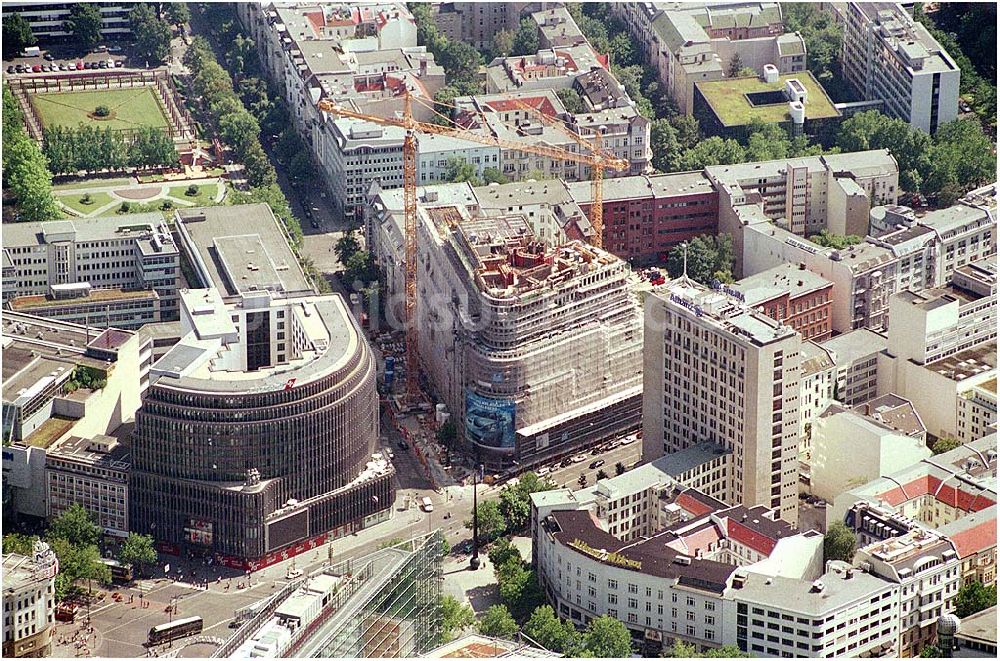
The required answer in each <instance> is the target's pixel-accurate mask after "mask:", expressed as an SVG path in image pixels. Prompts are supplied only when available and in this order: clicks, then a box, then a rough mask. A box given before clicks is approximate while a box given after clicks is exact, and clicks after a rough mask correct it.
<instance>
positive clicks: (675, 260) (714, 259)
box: [667, 234, 735, 286]
mask: <svg viewBox="0 0 1000 661" xmlns="http://www.w3.org/2000/svg"><path fill="white" fill-rule="evenodd" d="M734 260H735V253H734V252H733V238H732V237H731V236H729V235H728V234H719V235H718V236H713V235H711V234H703V235H701V236H696V237H694V238H693V239H691V240H690V241H688V242H687V274H688V277H689V278H691V279H692V280H694V281H695V282H700V283H701V284H703V285H706V286H711V285H712V284H713V281H715V280H718V281H719V282H723V283H726V282H732V281H733V263H734ZM667 271H668V272H669V273H670V277H672V278H677V277H680V276H681V274H683V273H684V249H683V248H682V247H681V246H676V247H674V248H673V249H671V250H670V253H669V254H668V255H667Z"/></svg>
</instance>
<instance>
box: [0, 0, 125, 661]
mask: <svg viewBox="0 0 1000 661" xmlns="http://www.w3.org/2000/svg"><path fill="white" fill-rule="evenodd" d="M73 5H74V3H72V2H18V1H17V0H15V1H14V2H5V3H3V15H2V20H4V21H6V20H7V19H8V18H10V17H11V16H13V15H14V14H20V15H21V16H22V17H23V18H24V19H26V20H27V21H28V25H30V26H31V34H32V35H34V37H35V39H37V40H38V41H39V43H40V44H43V45H44V44H46V43H49V42H53V41H69V40H71V39H72V35H71V34H70V32H69V31H68V30H67V29H66V20H67V19H68V18H69V16H70V11H71V10H72V9H73ZM135 5H136V3H134V2H106V3H105V2H102V3H96V5H95V6H96V7H97V8H98V9H99V10H100V12H101V37H102V38H104V39H114V40H117V39H123V38H125V37H127V36H129V35H130V34H131V32H132V24H131V22H130V21H129V18H128V14H129V12H130V11H132V8H133V7H135ZM5 656H6V655H5Z"/></svg>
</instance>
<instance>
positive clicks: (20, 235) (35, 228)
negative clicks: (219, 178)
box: [3, 213, 175, 252]
mask: <svg viewBox="0 0 1000 661" xmlns="http://www.w3.org/2000/svg"><path fill="white" fill-rule="evenodd" d="M163 225H164V223H163V216H161V215H160V214H159V213H133V214H127V215H124V216H97V217H94V218H73V219H72V220H49V221H45V222H38V223H5V224H4V229H3V245H4V246H31V245H43V244H47V243H54V242H58V241H77V242H81V241H102V240H110V239H121V238H125V237H127V236H134V237H136V238H142V237H148V236H150V235H152V234H161V238H162V233H160V232H158V230H159V229H161V227H162V226H163ZM165 247H166V249H167V251H168V252H173V251H175V248H174V247H173V244H172V243H171V244H167V245H166V246H165Z"/></svg>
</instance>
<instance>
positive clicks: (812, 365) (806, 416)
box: [799, 341, 837, 462]
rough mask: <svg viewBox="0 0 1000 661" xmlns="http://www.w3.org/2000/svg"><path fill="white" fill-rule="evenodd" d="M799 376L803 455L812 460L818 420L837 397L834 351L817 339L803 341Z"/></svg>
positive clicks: (801, 448) (806, 459)
mask: <svg viewBox="0 0 1000 661" xmlns="http://www.w3.org/2000/svg"><path fill="white" fill-rule="evenodd" d="M799 354H800V355H801V357H802V368H801V374H800V380H799V391H800V392H799V425H800V427H799V458H800V459H801V460H802V461H805V462H808V461H809V458H810V456H811V453H812V433H813V431H814V429H815V424H814V423H815V421H816V419H817V418H819V416H820V415H821V414H822V413H823V412H824V411H826V409H827V407H828V406H829V405H830V402H831V401H833V392H834V390H835V389H836V387H837V365H836V363H835V362H834V359H833V354H832V353H831V352H830V351H829V350H828V349H824V348H823V347H822V346H820V345H818V344H816V343H815V342H811V341H806V342H803V343H802V346H801V351H800V352H799Z"/></svg>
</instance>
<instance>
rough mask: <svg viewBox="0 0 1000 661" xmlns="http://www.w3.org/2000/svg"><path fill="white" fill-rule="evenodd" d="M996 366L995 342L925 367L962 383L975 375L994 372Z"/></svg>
mask: <svg viewBox="0 0 1000 661" xmlns="http://www.w3.org/2000/svg"><path fill="white" fill-rule="evenodd" d="M996 366H997V345H996V342H993V343H988V344H983V345H980V346H978V347H973V348H971V349H966V350H965V351H961V352H959V353H956V354H954V355H952V356H948V357H947V358H942V359H941V360H936V361H934V362H933V363H928V364H927V365H926V367H927V369H929V370H931V371H934V372H937V373H938V374H940V375H941V376H944V377H947V378H949V379H951V380H952V381H964V380H965V379H968V378H970V377H973V376H976V375H977V374H982V373H984V372H988V371H990V370H995V369H996Z"/></svg>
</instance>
